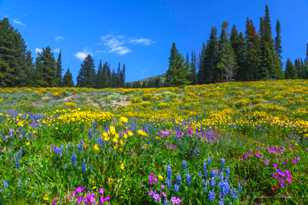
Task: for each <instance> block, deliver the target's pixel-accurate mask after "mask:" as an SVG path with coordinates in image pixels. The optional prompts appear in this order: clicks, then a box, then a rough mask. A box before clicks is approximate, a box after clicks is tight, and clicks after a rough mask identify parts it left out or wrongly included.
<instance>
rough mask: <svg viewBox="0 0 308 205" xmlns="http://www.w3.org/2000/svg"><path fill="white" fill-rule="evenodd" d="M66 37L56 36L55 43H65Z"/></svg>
mask: <svg viewBox="0 0 308 205" xmlns="http://www.w3.org/2000/svg"><path fill="white" fill-rule="evenodd" d="M63 40H64V37H63V36H56V37H55V41H63Z"/></svg>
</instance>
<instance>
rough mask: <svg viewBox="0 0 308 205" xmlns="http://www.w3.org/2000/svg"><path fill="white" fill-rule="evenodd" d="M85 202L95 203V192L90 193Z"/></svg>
mask: <svg viewBox="0 0 308 205" xmlns="http://www.w3.org/2000/svg"><path fill="white" fill-rule="evenodd" d="M84 201H85V204H95V202H96V201H95V194H93V193H88V194H87V195H86V198H85V200H84Z"/></svg>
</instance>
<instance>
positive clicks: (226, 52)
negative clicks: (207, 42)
mask: <svg viewBox="0 0 308 205" xmlns="http://www.w3.org/2000/svg"><path fill="white" fill-rule="evenodd" d="M227 28H228V23H227V22H224V23H223V24H222V30H221V35H220V40H219V51H218V61H217V72H216V75H215V76H216V81H230V80H232V79H233V78H234V74H235V73H236V69H237V64H236V59H235V55H234V52H233V49H232V46H231V43H230V41H229V38H228V33H227Z"/></svg>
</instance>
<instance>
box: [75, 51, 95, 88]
mask: <svg viewBox="0 0 308 205" xmlns="http://www.w3.org/2000/svg"><path fill="white" fill-rule="evenodd" d="M95 84H96V73H95V65H94V61H93V58H92V56H91V55H88V56H87V57H86V58H85V59H84V61H83V63H82V64H81V68H80V70H79V74H78V77H77V86H78V87H95Z"/></svg>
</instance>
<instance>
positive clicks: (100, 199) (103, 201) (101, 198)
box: [99, 196, 111, 204]
mask: <svg viewBox="0 0 308 205" xmlns="http://www.w3.org/2000/svg"><path fill="white" fill-rule="evenodd" d="M110 199H111V197H110V196H106V197H103V196H101V197H100V198H99V201H100V203H101V204H104V203H105V202H107V201H110Z"/></svg>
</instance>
